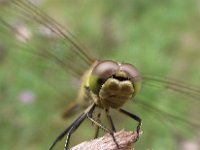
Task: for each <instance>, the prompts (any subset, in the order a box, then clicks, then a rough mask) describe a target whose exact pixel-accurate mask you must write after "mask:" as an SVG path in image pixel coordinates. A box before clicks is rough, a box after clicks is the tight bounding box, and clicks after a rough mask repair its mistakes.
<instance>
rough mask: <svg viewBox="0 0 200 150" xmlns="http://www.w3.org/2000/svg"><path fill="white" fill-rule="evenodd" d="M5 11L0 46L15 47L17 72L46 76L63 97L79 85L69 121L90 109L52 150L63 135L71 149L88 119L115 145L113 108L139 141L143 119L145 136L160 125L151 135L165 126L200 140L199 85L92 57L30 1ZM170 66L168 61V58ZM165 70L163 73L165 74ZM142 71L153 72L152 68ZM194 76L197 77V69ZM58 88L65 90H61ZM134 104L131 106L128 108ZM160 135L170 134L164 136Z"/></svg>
mask: <svg viewBox="0 0 200 150" xmlns="http://www.w3.org/2000/svg"><path fill="white" fill-rule="evenodd" d="M1 8H2V9H1V28H0V29H1V31H2V34H1V39H2V41H1V42H2V43H1V44H4V45H5V49H6V48H7V47H9V48H10V47H14V48H12V50H14V55H13V59H17V60H16V61H17V63H18V64H20V67H18V68H19V69H21V68H22V69H24V70H26V69H29V68H33V69H32V71H33V73H35V74H37V75H38V76H41V77H43V79H44V80H46V81H47V82H48V84H50V85H51V86H52V87H53V88H55V91H58V92H59V93H61V95H64V97H65V98H66V95H67V94H65V93H64V94H63V91H62V89H65V91H64V92H66V91H67V90H68V91H69V93H68V94H70V92H71V90H70V88H72V89H73V87H72V84H74V85H75V84H76V83H72V82H73V81H72V79H73V78H77V79H79V80H80V84H79V86H80V88H79V91H77V90H76V92H78V94H77V98H76V100H74V101H72V102H70V103H68V104H67V106H68V107H67V109H66V110H65V112H64V114H63V116H64V118H68V117H70V116H71V115H72V114H74V113H76V112H77V111H81V110H84V109H86V110H85V111H84V112H83V113H82V114H81V115H80V116H79V117H78V118H77V119H76V120H75V121H74V122H73V123H72V124H71V125H69V126H68V127H67V128H66V129H65V130H64V131H63V132H62V133H61V134H60V135H59V136H58V137H57V138H56V140H55V141H54V142H53V144H52V145H51V147H50V149H53V147H54V146H55V145H56V144H57V142H58V141H60V140H61V139H62V138H64V136H65V135H68V136H67V137H66V138H67V140H66V143H65V149H68V146H69V142H70V138H71V135H72V133H73V132H75V130H76V129H77V128H78V127H79V125H80V124H81V123H82V122H83V121H84V120H85V119H86V118H88V119H89V120H90V121H91V122H93V123H94V124H95V125H96V126H97V129H96V133H95V137H98V134H99V129H100V128H103V129H104V130H105V131H107V132H109V133H110V134H111V135H112V137H113V140H115V137H114V136H113V132H115V131H116V127H115V123H114V121H113V119H112V117H113V118H114V117H115V116H114V114H113V116H112V115H111V114H110V113H111V112H110V111H112V110H113V109H114V110H118V111H119V112H121V113H123V114H125V115H127V116H129V117H131V118H133V119H134V120H136V123H137V124H136V128H135V130H136V131H137V134H138V138H139V132H140V130H141V121H142V120H143V122H144V123H143V130H144V133H146V132H147V131H148V128H150V127H151V125H149V122H150V123H151V122H156V123H155V124H153V123H152V124H153V127H154V131H153V133H156V131H160V130H159V127H160V123H161V124H164V127H165V129H170V130H172V131H173V132H172V133H174V136H175V135H176V136H178V137H181V138H182V137H184V136H185V135H187V136H188V137H190V136H189V135H188V133H187V134H184V136H183V135H181V134H182V133H183V132H189V134H192V135H193V134H197V137H198V132H199V131H200V130H199V127H200V122H199V117H198V115H197V116H195V115H196V114H198V112H199V110H198V106H200V105H199V103H200V102H199V98H200V94H199V93H200V90H199V87H198V86H194V85H193V84H189V83H187V82H185V81H184V82H183V81H179V80H177V79H174V78H171V77H167V76H163V75H161V76H158V75H154V74H153V75H151V73H149V74H146V73H142V71H139V69H140V68H139V67H137V68H136V67H135V66H136V65H134V64H133V65H132V64H131V63H127V62H125V60H122V61H115V60H110V59H100V58H95V57H94V54H93V53H92V52H94V51H91V50H89V49H88V48H86V47H85V46H84V45H83V44H82V43H81V42H80V40H79V39H78V38H77V37H76V36H75V35H74V34H73V33H72V32H71V31H70V30H68V29H67V28H66V27H63V26H62V25H60V24H59V23H58V22H57V21H56V20H55V19H53V18H52V17H50V16H49V15H47V14H46V13H45V12H44V11H42V10H41V9H39V8H38V7H37V6H36V5H35V4H33V3H31V2H29V1H25V0H10V1H2V2H1ZM9 48H8V49H9ZM10 49H11V48H10ZM122 51H123V53H126V52H127V51H126V50H122ZM110 53H112V52H110ZM151 53H152V55H153V53H161V51H156V50H155V52H151ZM151 53H150V54H151ZM129 54H131V57H133V56H134V55H137V51H130V52H129ZM95 55H96V54H95ZM143 55H145V51H144V53H143V54H142V56H143ZM147 55H148V54H147ZM161 55H163V53H162V54H161ZM138 56H139V55H138ZM158 56H160V55H158ZM16 57H19V58H16ZM127 57H128V56H127ZM20 58H23V59H24V60H22V59H20ZM125 58H126V57H125ZM142 58H143V57H142ZM142 58H140V59H142ZM145 58H147V56H146V57H145ZM149 59H151V61H154V62H155V64H156V63H158V62H157V61H159V60H154V59H155V58H154V59H152V58H151V56H150V55H149ZM144 61H145V60H144ZM166 61H169V60H168V59H166ZM35 62H37V63H35ZM165 63H166V64H164V63H163V65H166V66H169V65H170V67H172V66H173V64H170V63H169V62H165ZM155 64H154V65H155ZM164 67H165V66H163V67H162V68H160V69H161V71H163V72H164V74H166V73H167V72H166V71H164V70H163V68H164ZM144 68H145V69H146V70H149V68H146V67H144ZM195 71H196V74H197V76H198V74H199V72H198V70H195ZM48 74H54V76H52V77H51V76H50V77H48ZM58 77H60V79H63V80H62V81H61V84H60V85H55V83H54V82H55V80H53V78H56V79H58ZM52 81H53V82H52ZM56 81H57V80H56ZM64 81H66V82H64ZM75 81H76V80H75ZM75 81H74V82H75ZM197 81H199V80H197ZM62 82H63V83H62ZM69 85H70V86H69ZM197 85H198V82H197ZM58 86H60V87H61V88H60V89H57V87H58ZM63 87H64V88H63ZM112 87H113V89H112ZM132 101H133V104H132V106H131V107H130V103H131V102H132ZM126 104H128V106H126V107H127V109H133V106H134V109H133V110H134V112H135V111H136V112H137V114H141V115H142V114H143V115H144V117H143V116H142V117H140V115H135V113H132V111H131V110H130V111H128V110H126V109H125V108H122V106H124V105H126ZM47 107H48V106H47ZM124 107H125V106H124ZM96 108H100V109H102V110H104V111H105V113H106V115H107V118H108V121H109V123H110V126H111V129H109V128H108V127H107V126H104V125H103V124H102V123H101V122H99V120H100V117H101V116H100V113H99V114H98V115H97V117H99V118H97V119H95V117H94V116H93V112H94V111H95V109H96ZM138 112H139V113H138ZM140 112H141V113H140ZM116 113H117V112H116ZM146 117H147V119H146ZM121 119H123V118H121ZM157 122H158V123H157ZM175 122H176V124H175ZM122 126H123V125H122ZM129 126H130V124H129ZM131 129H133V128H131ZM146 129H147V131H145V130H146ZM149 130H151V129H149ZM160 134H161V135H162V134H166V131H163V132H162V133H160ZM158 135H159V134H158ZM192 137H193V136H192ZM141 140H142V139H141ZM116 144H117V143H116Z"/></svg>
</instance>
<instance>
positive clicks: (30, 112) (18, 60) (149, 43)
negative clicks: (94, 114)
mask: <svg viewBox="0 0 200 150" xmlns="http://www.w3.org/2000/svg"><path fill="white" fill-rule="evenodd" d="M36 2H37V5H38V6H39V7H41V9H42V10H44V11H45V12H47V14H49V15H50V16H53V18H55V20H57V21H58V22H59V23H61V24H62V25H63V26H64V27H67V28H70V29H71V31H72V32H73V33H74V34H75V35H76V36H77V37H78V38H79V39H80V41H81V42H82V43H84V45H86V46H87V48H89V49H90V50H91V51H92V52H93V53H94V55H95V56H96V57H97V58H98V59H113V60H118V61H122V62H129V63H132V64H134V65H135V66H137V67H138V68H139V70H141V72H142V73H143V74H151V75H157V76H167V77H173V78H177V79H179V80H182V81H184V82H188V83H193V84H194V85H199V83H200V82H199V81H200V79H199V76H200V69H199V65H200V44H199V39H200V37H199V36H200V28H199V26H200V2H199V1H198V0H165V1H164V0H149V1H147V0H119V1H116V0H110V1H106V0H102V1H92V0H87V1H86V0H68V1H66V0H57V1H54V0H48V1H47V0H46V1H45V0H43V1H42V0H41V1H39V0H37V1H36ZM13 12H14V10H13ZM1 17H3V18H9V19H10V16H6V15H5V14H4V13H2V14H1ZM9 19H8V20H9ZM12 19H13V18H12ZM27 24H28V23H27ZM30 24H31V23H30ZM68 26H69V27H68ZM0 31H1V34H0V38H1V39H0V149H2V150H9V149H15V150H22V149H28V150H35V149H37V150H40V149H41V150H43V149H47V147H49V146H50V144H51V142H52V141H53V140H54V139H55V137H56V136H57V135H58V134H59V133H60V132H61V131H62V130H63V129H64V128H65V127H67V126H68V125H69V124H70V123H71V122H72V121H73V120H74V119H75V118H76V115H74V116H73V117H71V118H69V119H67V120H63V119H62V118H61V114H62V112H63V111H64V110H65V108H66V107H67V104H68V102H70V101H71V100H74V99H75V98H76V93H77V82H78V81H77V80H76V79H74V78H71V77H70V76H69V75H68V74H66V72H65V71H61V70H62V68H60V69H57V68H56V65H55V66H54V64H53V63H52V62H51V61H52V60H50V61H43V60H42V61H41V60H40V59H38V58H35V57H34V56H33V55H30V54H29V53H28V54H27V53H21V52H20V53H18V52H17V53H16V47H15V46H13V45H12V43H15V42H16V39H13V37H14V36H12V34H10V35H7V31H6V29H5V28H4V27H3V26H2V25H1V26H0ZM39 40H40V39H39ZM52 41H53V42H52ZM37 42H38V41H37ZM39 42H40V43H39V46H40V48H41V45H42V44H43V47H42V48H46V49H48V46H52V45H53V44H54V42H55V43H56V42H57V43H59V42H58V41H57V40H55V39H50V40H49V41H39ZM51 44H52V45H51ZM34 46H35V45H34V44H33V47H34ZM54 47H57V48H59V45H56V46H53V48H54ZM30 48H31V46H30V47H25V49H30ZM58 53H59V50H58ZM60 53H61V52H60ZM61 55H62V54H61ZM77 65H79V64H78V63H77ZM44 68H45V69H44ZM58 71H61V72H58ZM46 80H48V81H51V82H47V81H46ZM69 81H71V82H69ZM146 89H147V90H145V87H144V90H142V92H141V95H140V97H146V98H147V99H150V101H151V102H152V101H153V103H157V104H158V106H160V105H161V104H162V106H161V109H163V110H166V111H171V110H175V111H176V110H177V109H178V108H176V107H174V106H173V107H171V108H170V109H169V110H168V107H169V106H171V105H170V104H166V101H167V100H168V99H170V100H172V101H173V100H177V99H179V97H175V96H177V95H176V94H174V93H173V92H169V94H167V95H166V94H165V91H164V90H163V89H159V90H158V89H156V88H151V87H146ZM159 92H161V93H159ZM166 93H167V92H166ZM149 96H150V97H149ZM178 96H180V95H178ZM140 97H138V99H139V98H140ZM160 99H162V100H163V101H164V105H163V101H162V102H160V101H159V100H160ZM181 99H183V102H179V104H180V107H181V106H182V105H183V104H182V103H185V102H186V101H184V99H187V97H181ZM165 100H166V101H165ZM191 102H193V101H192V100H191V101H189V103H191ZM173 104H174V103H173ZM181 104H182V105H181ZM132 105H134V103H133V104H132ZM132 105H131V106H127V107H128V110H130V111H131V112H136V113H137V114H138V115H139V116H141V118H143V120H144V123H143V126H144V127H143V132H144V133H143V135H142V137H141V139H140V140H139V141H138V142H137V143H136V149H138V150H143V149H158V150H165V149H166V150H169V149H183V147H182V145H183V144H185V143H187V142H188V141H189V142H193V141H198V140H199V139H198V137H191V136H190V135H188V134H186V135H187V136H189V140H188V141H187V140H183V138H182V136H183V135H182V133H180V134H179V133H177V132H178V131H177V130H174V129H171V128H169V126H167V127H166V126H164V125H162V124H165V123H163V122H162V121H163V120H161V119H160V118H156V115H155V116H151V117H152V118H151V117H149V118H146V115H147V114H148V113H151V112H147V113H146V114H145V113H143V112H141V111H140V109H138V108H133V107H132ZM165 106H167V107H166V108H165ZM186 106H187V105H186ZM199 106H200V105H199V102H197V105H192V106H191V107H192V109H194V110H196V111H194V112H193V114H197V113H198V112H199V110H198V109H199ZM191 107H190V108H191ZM137 109H138V110H137ZM183 109H185V106H183ZM186 109H187V107H186ZM114 114H115V113H114ZM114 114H113V115H114ZM120 117H121V119H122V121H120V122H123V124H122V123H119V122H118V123H116V124H117V125H119V127H121V128H125V129H127V130H128V129H129V130H132V129H133V128H134V127H133V122H134V121H132V120H130V119H126V118H124V117H123V116H120ZM194 117H195V116H194ZM197 118H199V117H198V115H197ZM114 119H116V118H115V117H114ZM162 119H163V118H162ZM117 120H119V115H118V114H117ZM117 120H116V122H117ZM154 121H155V123H154ZM157 121H158V122H157ZM159 122H161V124H159ZM166 122H168V120H167V118H166ZM171 125H172V124H170V126H171ZM119 127H118V129H119ZM92 128H94V127H93V126H92V125H91V123H90V122H89V121H85V122H84V124H83V125H81V127H80V129H78V131H77V132H76V133H75V134H74V135H73V136H72V139H71V144H72V145H74V144H78V143H80V142H81V141H84V140H86V139H91V138H92V137H93V135H94V133H93V130H92ZM94 129H95V128H94ZM178 129H180V127H178ZM180 130H182V129H180ZM183 130H185V128H183ZM175 131H176V132H175ZM196 131H197V132H199V129H195V132H196ZM180 132H183V131H180ZM64 142H65V140H63V141H62V142H60V143H59V144H58V145H57V146H56V148H55V149H63V146H64ZM194 145H195V144H194ZM195 146H197V144H196V145H195ZM197 149H200V147H199V148H197ZM194 150H195V149H194Z"/></svg>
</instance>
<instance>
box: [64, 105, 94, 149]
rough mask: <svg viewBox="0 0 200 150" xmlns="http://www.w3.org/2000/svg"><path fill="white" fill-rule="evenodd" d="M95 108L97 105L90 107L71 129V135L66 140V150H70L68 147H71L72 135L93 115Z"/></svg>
mask: <svg viewBox="0 0 200 150" xmlns="http://www.w3.org/2000/svg"><path fill="white" fill-rule="evenodd" d="M95 106H96V105H95V104H92V105H91V106H89V107H88V109H86V111H85V112H84V116H83V117H80V118H78V119H77V120H76V121H75V122H74V123H73V126H72V127H71V129H70V130H69V133H68V134H67V139H66V142H65V148H64V150H67V149H68V145H69V141H70V138H71V135H72V133H74V132H75V131H76V129H77V128H78V127H79V126H80V124H81V123H82V122H83V121H84V120H85V118H86V117H87V114H88V113H93V112H94V109H95Z"/></svg>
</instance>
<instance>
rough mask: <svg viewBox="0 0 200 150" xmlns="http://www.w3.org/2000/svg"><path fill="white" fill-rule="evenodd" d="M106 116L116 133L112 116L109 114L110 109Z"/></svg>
mask: <svg viewBox="0 0 200 150" xmlns="http://www.w3.org/2000/svg"><path fill="white" fill-rule="evenodd" d="M106 116H107V118H108V121H109V123H110V126H111V128H112V130H113V132H116V128H115V125H114V123H113V120H112V117H111V115H110V114H109V110H108V109H106Z"/></svg>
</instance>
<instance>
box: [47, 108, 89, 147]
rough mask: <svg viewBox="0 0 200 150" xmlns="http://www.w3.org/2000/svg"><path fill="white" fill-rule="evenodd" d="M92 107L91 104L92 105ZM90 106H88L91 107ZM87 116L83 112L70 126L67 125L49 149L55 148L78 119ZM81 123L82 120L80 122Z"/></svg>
mask: <svg viewBox="0 0 200 150" xmlns="http://www.w3.org/2000/svg"><path fill="white" fill-rule="evenodd" d="M90 107H91V106H90ZM90 107H88V108H90ZM86 117H87V113H86V112H84V113H82V114H81V115H80V116H79V117H78V118H77V119H76V120H75V121H74V122H73V123H72V124H71V125H70V126H69V127H67V128H66V129H65V130H64V131H63V132H62V133H61V134H60V135H59V136H58V137H57V138H56V139H55V140H54V142H53V144H52V145H51V146H50V148H49V150H52V149H53V148H54V146H55V145H56V144H57V142H59V141H60V140H62V138H63V137H64V136H65V135H66V134H67V133H68V132H69V131H70V129H71V128H72V127H73V126H74V124H75V123H76V122H77V121H80V120H82V121H83V120H84V119H85V118H86ZM80 123H81V122H80Z"/></svg>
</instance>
